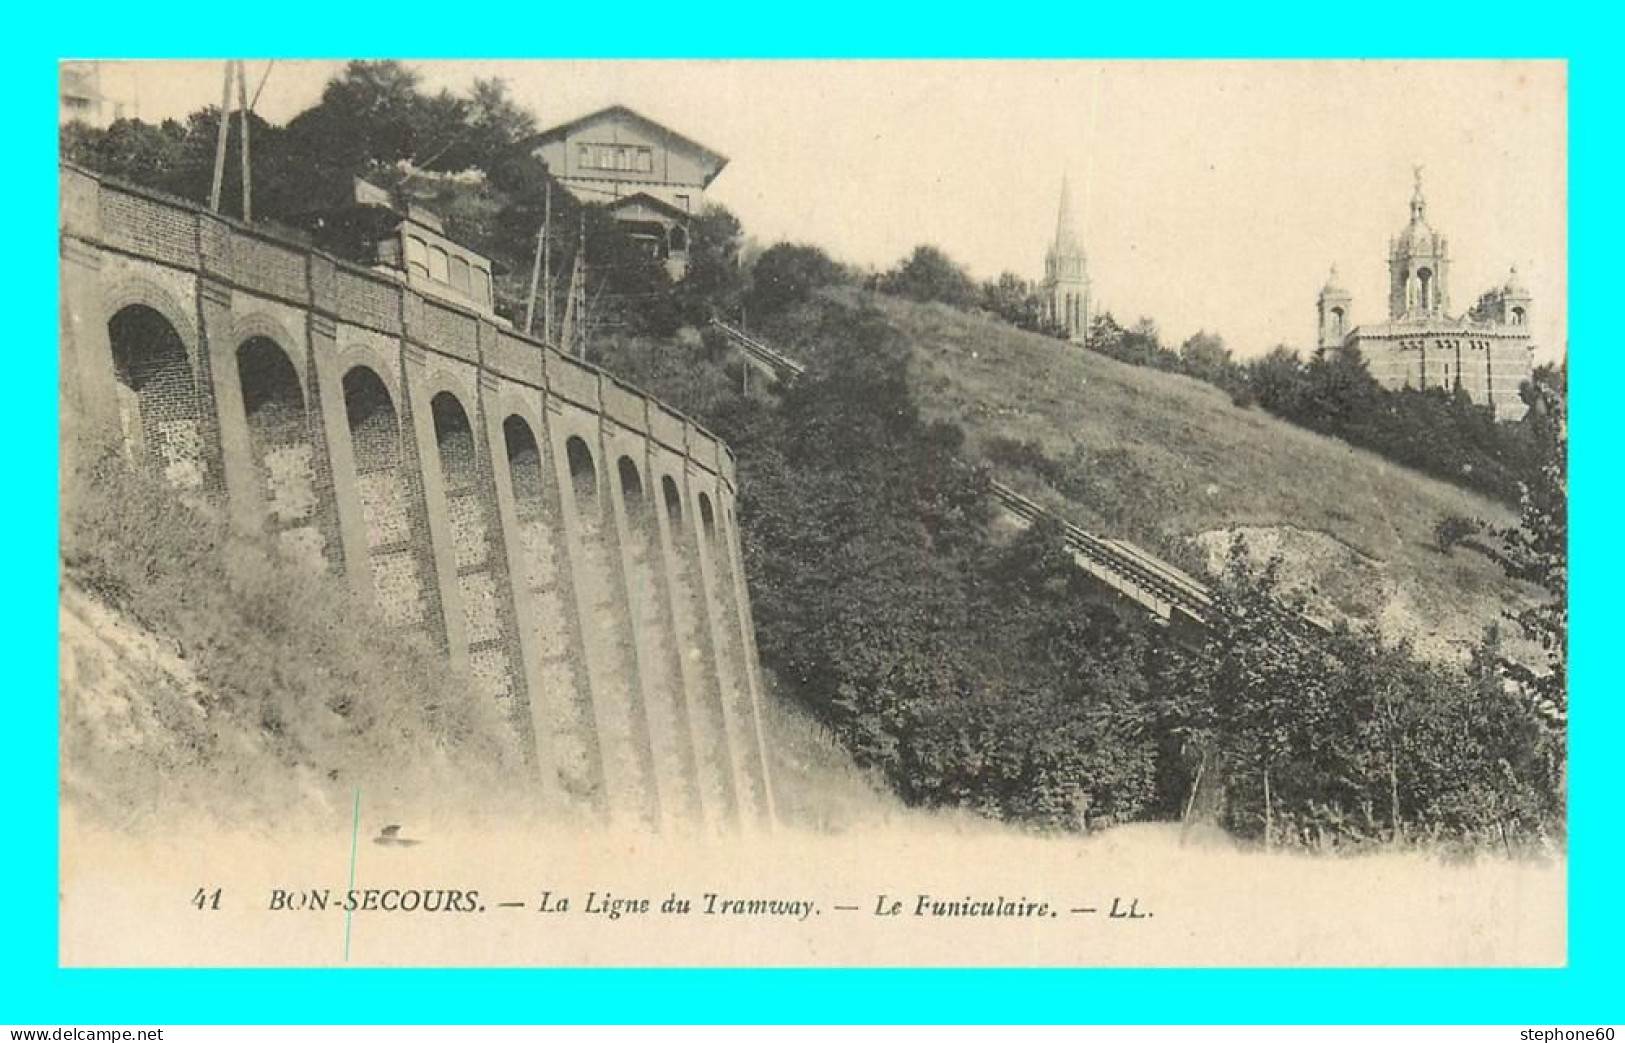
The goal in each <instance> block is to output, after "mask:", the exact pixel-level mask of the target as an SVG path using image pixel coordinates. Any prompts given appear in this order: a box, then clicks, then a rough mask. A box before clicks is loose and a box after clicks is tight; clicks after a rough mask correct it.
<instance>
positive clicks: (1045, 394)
mask: <svg viewBox="0 0 1625 1043" xmlns="http://www.w3.org/2000/svg"><path fill="white" fill-rule="evenodd" d="M864 305H873V306H874V307H877V308H879V309H880V311H881V313H882V314H883V315H884V317H885V321H886V322H887V323H888V325H889V326H890V327H891V328H892V329H893V331H895V332H896V333H897V334H898V335H899V336H900V337H901V338H902V339H903V340H904V341H906V342H907V343H908V344H909V346H910V351H911V355H912V382H913V385H914V388H915V394H916V396H917V398H918V399H919V401H920V403H921V406H922V408H923V409H924V410H925V412H926V413H927V414H928V415H930V416H932V417H936V418H941V419H944V420H950V421H952V422H954V423H957V424H959V425H960V426H961V427H962V428H963V429H964V431H965V434H966V439H967V449H968V451H969V453H970V454H971V455H972V456H975V457H980V458H982V459H985V460H988V461H989V462H990V463H992V464H993V465H994V468H995V471H996V472H997V473H998V474H999V476H1000V477H1002V478H1004V479H1005V480H1007V481H1009V482H1010V483H1011V484H1013V485H1016V486H1017V487H1018V488H1021V489H1022V490H1023V491H1025V492H1028V493H1029V494H1031V495H1033V496H1034V497H1035V498H1037V499H1039V500H1040V501H1041V502H1043V503H1045V504H1046V505H1048V506H1050V507H1052V508H1054V509H1056V510H1058V511H1059V512H1060V513H1062V514H1063V515H1064V516H1066V517H1068V518H1070V519H1071V520H1072V521H1074V522H1076V523H1078V524H1080V525H1082V526H1084V527H1086V528H1089V529H1093V530H1096V531H1099V532H1101V533H1102V534H1104V535H1109V536H1116V537H1121V538H1127V539H1130V540H1133V541H1136V542H1138V543H1140V544H1142V545H1143V546H1145V547H1146V548H1147V549H1150V550H1152V551H1154V552H1156V553H1158V554H1161V555H1164V556H1165V557H1167V558H1169V559H1170V560H1172V561H1173V562H1175V563H1176V564H1180V565H1182V566H1185V567H1187V568H1192V569H1197V570H1200V569H1207V570H1208V571H1213V570H1215V569H1217V568H1219V567H1221V566H1222V563H1223V561H1224V557H1225V554H1226V551H1227V549H1228V546H1229V543H1230V540H1231V536H1232V534H1234V533H1237V532H1240V533H1241V534H1243V536H1244V537H1245V538H1246V539H1247V541H1248V547H1249V550H1250V552H1251V553H1252V554H1253V556H1254V557H1255V558H1260V559H1261V558H1265V557H1268V556H1269V555H1271V554H1273V553H1276V552H1279V553H1281V554H1282V555H1283V557H1284V559H1285V569H1284V571H1283V575H1284V577H1285V579H1286V581H1287V583H1288V585H1289V586H1290V587H1292V588H1294V589H1296V590H1298V591H1301V592H1302V593H1304V594H1305V595H1306V596H1307V597H1308V598H1309V600H1310V604H1311V607H1312V609H1313V610H1314V611H1316V613H1317V614H1320V615H1324V616H1326V617H1329V618H1334V619H1335V618H1344V619H1349V620H1351V621H1375V622H1377V623H1378V624H1379V625H1381V627H1382V628H1383V630H1384V632H1385V633H1386V634H1388V635H1390V636H1392V637H1399V636H1401V635H1410V636H1412V637H1414V638H1416V639H1417V641H1418V644H1419V646H1420V647H1422V648H1423V649H1424V650H1427V651H1429V652H1430V653H1433V654H1448V653H1449V652H1450V651H1452V650H1456V651H1459V650H1462V649H1464V648H1465V647H1466V646H1468V645H1470V644H1472V643H1473V642H1475V641H1477V640H1478V638H1479V637H1480V636H1481V635H1482V632H1483V630H1484V628H1485V627H1486V626H1488V625H1489V624H1491V623H1494V622H1496V621H1497V620H1499V619H1500V618H1501V612H1502V610H1503V609H1504V608H1507V607H1511V606H1514V605H1517V604H1521V603H1523V602H1524V601H1525V600H1526V599H1528V598H1529V597H1530V596H1531V595H1532V593H1533V592H1532V591H1531V590H1528V589H1524V588H1522V587H1520V586H1519V585H1517V584H1514V583H1512V582H1511V581H1509V580H1507V579H1506V578H1505V577H1504V576H1503V574H1502V573H1501V571H1500V570H1499V569H1498V568H1497V567H1496V566H1495V565H1494V564H1493V563H1492V562H1490V561H1488V560H1487V559H1485V558H1484V557H1483V556H1481V555H1478V554H1474V553H1471V552H1470V551H1463V550H1459V549H1458V550H1457V551H1456V552H1455V553H1453V554H1450V555H1446V554H1445V553H1443V552H1441V551H1440V550H1439V549H1438V548H1437V545H1436V543H1435V541H1434V537H1433V528H1434V526H1435V524H1436V523H1437V522H1438V520H1439V519H1440V518H1441V517H1443V516H1445V515H1451V514H1455V515H1464V516H1467V517H1471V518H1479V519H1483V520H1484V521H1487V522H1490V523H1492V524H1496V525H1505V524H1510V523H1512V522H1513V521H1514V520H1515V518H1514V515H1513V513H1512V512H1511V511H1509V510H1508V509H1507V508H1506V507H1504V506H1502V505H1500V504H1497V503H1495V502H1493V501H1491V500H1488V499H1486V498H1484V497H1481V496H1478V495H1475V494H1473V493H1470V492H1467V491H1465V490H1462V489H1458V488H1456V487H1454V486H1451V485H1448V484H1446V483H1444V482H1440V481H1437V480H1434V479H1431V478H1428V477H1426V476H1423V475H1420V474H1418V473H1416V472H1414V471H1410V470H1408V469H1406V468H1403V467H1400V466H1397V465H1395V464H1393V463H1390V462H1388V461H1386V460H1384V459H1382V458H1381V457H1379V456H1376V455H1375V454H1373V453H1370V452H1367V451H1364V450H1360V449H1356V448H1353V447H1351V446H1349V445H1347V444H1346V443H1343V442H1340V441H1338V440H1336V439H1331V438H1327V437H1324V436H1322V435H1318V434H1315V433H1313V432H1310V431H1306V430H1304V429H1303V428H1300V427H1296V426H1294V425H1292V424H1289V423H1286V422H1285V421H1282V420H1278V419H1276V418H1275V417H1272V416H1270V415H1269V414H1267V413H1265V412H1264V411H1262V410H1260V409H1256V408H1255V409H1242V408H1238V407H1237V406H1235V405H1233V404H1232V403H1231V401H1230V399H1229V397H1228V396H1227V395H1226V394H1225V393H1224V392H1222V391H1220V390H1219V389H1218V388H1215V387H1213V386H1212V385H1209V384H1206V383H1203V382H1201V381H1198V380H1195V379H1192V378H1189V377H1184V376H1180V375H1177V374H1169V373H1163V372H1159V371H1155V370H1150V369H1144V368H1140V367H1136V366H1130V365H1127V364H1125V363H1121V362H1118V361H1116V360H1114V359H1110V358H1106V357H1105V356H1102V355H1098V354H1096V353H1094V352H1090V351H1087V350H1083V349H1080V348H1077V347H1075V346H1071V345H1067V344H1064V343H1061V342H1059V341H1056V340H1054V339H1051V338H1048V337H1042V336H1038V335H1035V334H1030V333H1026V332H1023V331H1021V330H1017V329H1014V328H1013V327H1011V326H1009V325H1007V324H1005V323H1003V322H1000V321H997V320H995V319H992V318H989V317H984V316H978V315H972V314H968V313H966V312H962V311H959V310H957V309H953V308H949V307H946V306H943V305H938V304H917V303H914V302H911V301H906V300H901V299H898V298H895V297H890V296H886V295H874V294H862V293H859V292H857V291H853V290H840V291H835V292H834V293H833V294H832V295H831V296H830V297H829V298H827V300H826V302H825V306H835V307H838V308H855V307H861V306H864ZM1012 442H1014V443H1022V442H1030V443H1033V445H1035V446H1036V447H1037V448H1038V450H1039V453H1040V454H1041V456H1039V455H1035V454H1033V453H1032V452H1031V447H1027V448H1025V449H1021V450H1019V451H1017V450H1014V449H1013V447H1012V446H1011V445H1010V443H1012ZM1024 460H1026V461H1028V462H1027V463H1025V465H1024V463H1023V461H1024ZM1509 636H1512V637H1515V636H1516V635H1509Z"/></svg>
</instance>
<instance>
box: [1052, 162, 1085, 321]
mask: <svg viewBox="0 0 1625 1043" xmlns="http://www.w3.org/2000/svg"><path fill="white" fill-rule="evenodd" d="M1040 300H1041V301H1042V303H1043V308H1044V317H1045V318H1046V319H1048V320H1049V322H1050V323H1052V324H1053V325H1055V326H1056V327H1059V328H1061V329H1064V330H1065V331H1066V339H1067V340H1070V341H1073V342H1075V343H1078V344H1082V343H1083V342H1084V340H1085V339H1086V338H1087V337H1088V335H1089V266H1088V262H1087V260H1086V259H1085V258H1084V255H1083V244H1082V242H1081V241H1080V240H1079V238H1078V230H1077V228H1076V227H1074V225H1073V222H1072V191H1071V188H1070V186H1069V185H1068V184H1067V180H1066V178H1064V177H1063V178H1062V179H1061V209H1060V213H1059V214H1057V215H1056V218H1055V241H1054V242H1053V243H1051V244H1050V248H1049V252H1048V253H1047V254H1045V255H1044V285H1043V287H1042V291H1041V295H1040Z"/></svg>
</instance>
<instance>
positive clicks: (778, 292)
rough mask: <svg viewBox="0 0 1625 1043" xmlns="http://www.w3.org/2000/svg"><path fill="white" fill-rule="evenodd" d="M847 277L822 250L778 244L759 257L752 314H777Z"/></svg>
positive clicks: (749, 300)
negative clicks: (816, 291)
mask: <svg viewBox="0 0 1625 1043" xmlns="http://www.w3.org/2000/svg"><path fill="white" fill-rule="evenodd" d="M843 278H844V274H843V273H842V271H841V267H840V265H838V264H836V263H835V262H834V261H832V260H830V257H829V255H828V254H826V253H825V252H824V251H823V250H820V249H819V248H818V247H816V246H806V245H803V244H799V243H777V244H775V245H773V246H770V247H768V248H767V249H766V250H764V251H762V254H761V256H759V257H757V258H756V264H755V266H754V267H753V268H752V269H751V282H750V292H749V293H748V294H747V295H746V301H745V304H746V307H747V308H748V309H749V311H750V314H752V315H761V316H767V315H775V314H778V313H779V312H782V311H784V310H786V309H787V308H789V307H791V306H792V305H795V304H799V303H801V302H802V301H805V300H806V299H807V298H808V297H810V296H812V293H813V291H814V290H817V289H819V288H821V287H824V286H830V285H833V284H835V283H838V282H841V281H842V280H843Z"/></svg>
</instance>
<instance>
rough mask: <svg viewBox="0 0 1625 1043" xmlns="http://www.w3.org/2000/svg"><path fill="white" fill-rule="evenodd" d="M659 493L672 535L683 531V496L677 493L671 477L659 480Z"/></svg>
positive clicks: (675, 484)
mask: <svg viewBox="0 0 1625 1043" xmlns="http://www.w3.org/2000/svg"><path fill="white" fill-rule="evenodd" d="M660 493H661V495H662V497H664V499H665V501H666V521H667V522H668V523H669V524H670V525H671V528H672V531H673V533H680V532H682V531H683V496H682V494H681V493H679V492H678V491H677V483H676V482H674V481H672V478H671V475H669V474H668V475H665V476H664V477H662V478H661V479H660Z"/></svg>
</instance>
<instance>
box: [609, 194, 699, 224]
mask: <svg viewBox="0 0 1625 1043" xmlns="http://www.w3.org/2000/svg"><path fill="white" fill-rule="evenodd" d="M633 203H638V204H640V205H642V206H646V207H648V208H649V209H650V210H654V211H657V212H659V213H662V214H665V215H666V216H668V217H671V218H674V219H676V220H679V221H686V220H687V219H688V218H689V217H691V216H693V215H691V214H690V213H689V212H688V211H686V210H684V209H683V208H682V207H678V206H673V205H672V204H670V203H668V202H666V201H665V200H664V199H661V198H659V197H657V196H652V195H650V194H649V193H647V192H635V193H633V194H632V195H629V196H622V197H621V198H619V199H617V200H615V201H613V202H610V203H605V204H604V207H605V209H607V210H609V211H611V212H614V211H616V210H624V209H626V208H627V207H628V206H631V205H632V204H633Z"/></svg>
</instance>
